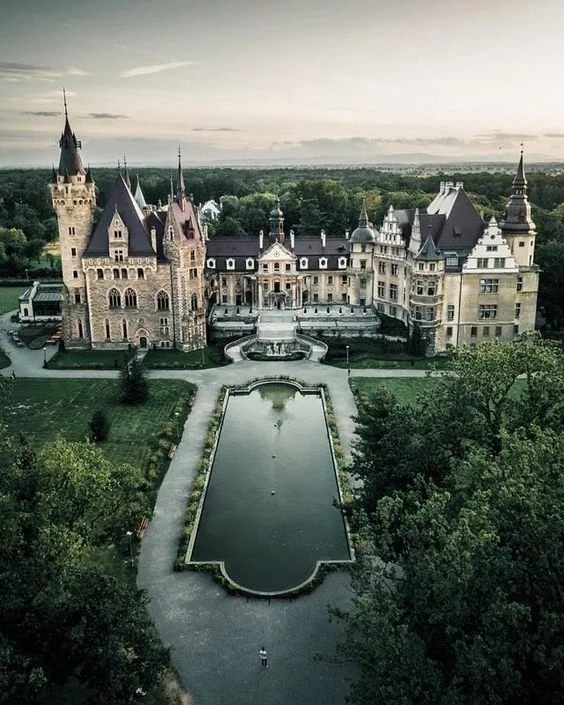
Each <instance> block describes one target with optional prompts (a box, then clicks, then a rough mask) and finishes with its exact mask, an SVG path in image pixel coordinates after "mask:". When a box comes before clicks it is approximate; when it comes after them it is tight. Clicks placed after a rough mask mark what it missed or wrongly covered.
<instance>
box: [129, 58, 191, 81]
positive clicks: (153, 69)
mask: <svg viewBox="0 0 564 705" xmlns="http://www.w3.org/2000/svg"><path fill="white" fill-rule="evenodd" d="M199 63H200V62H199V61H171V62H170V63H168V64H153V65H152V66H137V67H136V68H134V69H128V70H127V71H122V72H121V73H120V76H121V78H131V77H132V76H149V75H150V74H152V73H160V72H161V71H168V70H169V69H179V68H182V67H183V66H193V65H194V64H199Z"/></svg>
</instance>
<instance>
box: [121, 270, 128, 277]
mask: <svg viewBox="0 0 564 705" xmlns="http://www.w3.org/2000/svg"><path fill="white" fill-rule="evenodd" d="M121 278H122V279H127V269H122V270H121Z"/></svg>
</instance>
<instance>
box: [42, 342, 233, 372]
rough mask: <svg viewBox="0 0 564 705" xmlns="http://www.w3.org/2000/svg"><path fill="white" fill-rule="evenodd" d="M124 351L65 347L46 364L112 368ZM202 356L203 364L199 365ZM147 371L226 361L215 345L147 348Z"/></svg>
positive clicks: (192, 367)
mask: <svg viewBox="0 0 564 705" xmlns="http://www.w3.org/2000/svg"><path fill="white" fill-rule="evenodd" d="M126 356H127V350H67V351H66V352H64V353H57V354H56V355H54V356H53V357H52V358H51V359H50V360H49V364H48V367H49V368H50V369H53V370H114V369H117V368H119V367H121V366H122V364H123V361H124V359H125V357H126ZM202 359H203V363H204V364H203V365H202ZM143 364H144V365H145V367H146V368H147V369H149V370H198V369H201V368H202V367H218V366H219V365H223V364H225V363H224V362H223V361H222V359H221V355H219V354H218V352H217V350H216V348H215V347H209V346H208V347H206V348H204V350H203V353H202V350H194V351H193V352H180V351H178V350H149V352H148V353H147V354H146V355H145V358H144V359H143Z"/></svg>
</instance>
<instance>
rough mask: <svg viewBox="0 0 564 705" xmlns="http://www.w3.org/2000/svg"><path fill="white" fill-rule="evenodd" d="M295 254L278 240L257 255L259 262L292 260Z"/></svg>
mask: <svg viewBox="0 0 564 705" xmlns="http://www.w3.org/2000/svg"><path fill="white" fill-rule="evenodd" d="M295 259H296V255H295V254H294V253H293V252H291V251H290V250H288V249H287V248H286V247H284V245H281V244H280V243H279V242H275V243H274V244H272V245H271V246H270V247H269V248H268V249H267V250H265V251H264V252H263V254H262V255H261V256H260V257H259V260H260V261H261V262H264V263H267V262H284V261H287V262H294V261H295Z"/></svg>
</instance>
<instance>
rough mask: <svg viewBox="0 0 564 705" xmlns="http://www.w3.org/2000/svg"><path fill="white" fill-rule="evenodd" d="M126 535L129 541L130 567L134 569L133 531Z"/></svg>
mask: <svg viewBox="0 0 564 705" xmlns="http://www.w3.org/2000/svg"><path fill="white" fill-rule="evenodd" d="M126 535H127V538H128V539H129V565H130V566H131V567H132V568H133V539H132V536H133V531H127V532H126Z"/></svg>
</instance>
